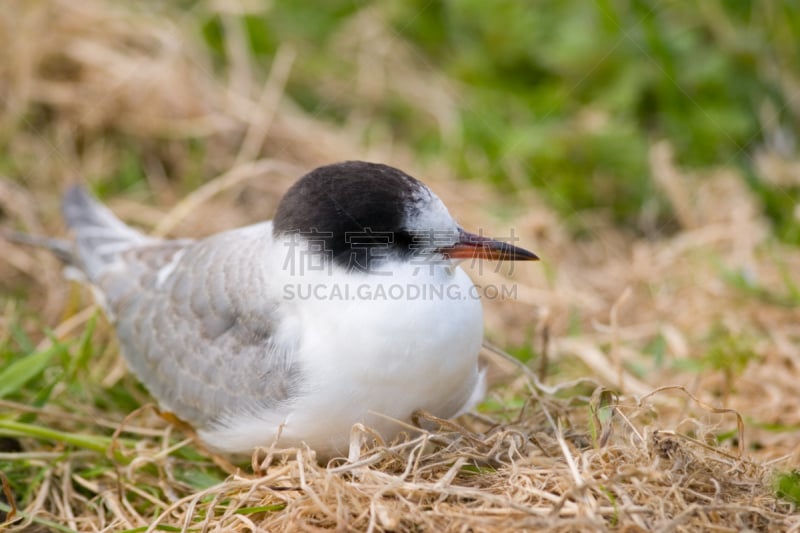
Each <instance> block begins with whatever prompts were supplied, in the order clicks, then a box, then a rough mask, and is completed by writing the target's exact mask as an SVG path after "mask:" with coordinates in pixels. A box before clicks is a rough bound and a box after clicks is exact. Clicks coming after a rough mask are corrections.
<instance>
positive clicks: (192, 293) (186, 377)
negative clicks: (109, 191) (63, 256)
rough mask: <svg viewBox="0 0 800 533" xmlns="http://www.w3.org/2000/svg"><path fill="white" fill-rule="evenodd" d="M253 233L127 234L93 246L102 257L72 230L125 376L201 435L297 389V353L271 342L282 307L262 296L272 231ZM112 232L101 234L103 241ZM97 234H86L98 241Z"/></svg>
mask: <svg viewBox="0 0 800 533" xmlns="http://www.w3.org/2000/svg"><path fill="white" fill-rule="evenodd" d="M84 195H85V193H84ZM87 197H88V196H87ZM89 202H90V203H88V204H86V206H88V207H89V208H92V207H93V206H94V205H99V204H96V202H94V201H93V200H91V198H89ZM100 207H102V206H100ZM66 211H67V209H65V212H66ZM103 214H104V215H110V212H104V213H103ZM110 216H112V217H113V215H110ZM84 218H89V219H91V217H84ZM114 220H116V219H114ZM117 222H119V221H117ZM119 224H122V223H121V222H119ZM70 225H71V226H72V224H70ZM123 226H124V225H123ZM259 226H261V227H250V228H243V229H242V230H234V231H231V232H226V233H221V234H218V235H215V236H213V237H211V238H209V239H205V240H202V241H163V240H155V239H150V238H147V237H142V236H141V235H140V234H136V235H138V236H136V237H134V238H133V239H130V240H128V241H127V242H126V239H125V238H124V237H125V236H126V234H127V232H128V231H130V232H133V230H130V229H129V228H127V226H124V227H125V228H126V231H122V232H119V233H118V234H117V235H116V237H117V239H116V241H114V242H113V245H109V244H108V242H107V241H99V242H98V241H95V242H94V245H95V247H96V248H98V247H99V248H100V250H101V251H102V252H103V256H102V257H95V256H93V255H92V251H91V250H92V247H89V246H86V245H85V244H84V246H83V247H81V242H82V234H81V229H82V228H81V227H80V226H78V227H76V226H73V229H74V230H75V233H76V238H77V242H78V253H79V255H80V256H81V260H82V262H83V263H84V264H92V265H95V266H94V268H91V269H87V270H88V271H87V274H88V275H89V277H90V281H91V282H92V283H93V284H94V285H95V286H96V287H97V288H98V289H99V290H100V292H101V293H102V294H103V296H104V298H105V306H106V307H107V308H108V310H109V311H110V313H111V314H112V315H113V317H114V318H115V321H116V328H117V334H118V337H119V341H120V345H121V347H122V352H123V355H124V357H125V359H126V361H127V363H128V365H129V366H130V368H131V370H132V371H133V372H134V373H135V374H136V376H137V377H138V378H139V379H140V380H141V381H142V383H144V384H145V386H146V387H147V388H148V390H149V391H150V392H151V394H152V395H153V396H155V397H156V399H157V400H158V401H159V403H160V405H161V406H162V408H165V409H168V410H170V411H172V412H173V413H175V414H176V415H177V416H179V417H180V418H182V419H184V420H186V421H187V422H189V423H191V424H192V425H194V426H195V427H198V428H206V427H209V426H214V425H215V424H218V423H224V421H225V420H226V419H227V418H229V417H231V416H233V415H236V414H242V413H249V412H252V413H253V414H255V415H257V414H258V413H263V412H264V411H265V410H272V409H279V408H280V407H281V406H282V404H284V402H286V401H287V399H288V398H289V397H290V395H291V392H292V391H293V390H294V389H295V388H296V387H297V386H298V376H299V372H298V368H297V367H296V364H295V363H293V357H292V355H293V353H294V348H295V347H294V346H285V345H278V344H277V343H276V342H275V341H274V339H275V336H274V333H275V321H276V316H277V313H278V311H279V309H278V302H277V301H269V300H268V299H267V298H265V297H261V296H263V295H265V294H266V293H267V292H268V287H267V285H268V283H269V280H267V279H266V278H265V276H264V273H263V270H262V269H261V266H260V261H259V256H260V254H263V253H264V250H265V246H268V245H269V242H270V240H271V232H270V231H269V224H262V225H259ZM113 229H114V228H113V227H112V226H108V227H106V228H105V230H106V231H107V232H108V233H106V234H104V235H105V237H104V238H105V239H110V238H111V237H110V235H111V231H112V230H113ZM134 233H135V232H134ZM102 234H103V232H101V231H98V230H94V231H92V232H90V235H94V236H95V237H92V238H95V239H96V238H97V237H96V236H97V235H102ZM87 240H88V237H85V236H84V240H83V242H84V243H86V242H87ZM87 254H88V257H87ZM97 265H101V266H100V267H98V266H97Z"/></svg>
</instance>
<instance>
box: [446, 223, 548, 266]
mask: <svg viewBox="0 0 800 533" xmlns="http://www.w3.org/2000/svg"><path fill="white" fill-rule="evenodd" d="M440 251H441V253H442V254H443V255H444V256H445V257H447V258H450V259H490V260H494V261H538V260H539V257H538V256H537V255H536V254H534V253H533V252H529V251H528V250H525V249H524V248H520V247H518V246H514V245H512V244H508V243H507V242H503V241H497V240H494V239H490V238H488V237H483V236H482V235H476V234H474V233H469V232H467V231H464V230H463V229H459V230H458V242H457V243H455V244H454V245H453V246H447V247H445V248H441V249H440Z"/></svg>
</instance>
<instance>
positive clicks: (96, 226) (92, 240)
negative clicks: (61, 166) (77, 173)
mask: <svg viewBox="0 0 800 533" xmlns="http://www.w3.org/2000/svg"><path fill="white" fill-rule="evenodd" d="M61 211H62V213H63V215H64V219H65V220H66V222H67V226H69V228H70V229H71V230H72V231H73V233H74V234H75V250H76V255H77V259H78V261H77V263H78V266H79V267H80V268H81V269H82V270H83V271H84V272H85V274H86V276H87V277H88V278H89V280H90V281H94V280H95V279H97V276H99V275H100V274H101V273H102V272H103V271H104V270H105V269H106V268H108V267H109V266H110V265H111V264H112V263H113V262H114V261H115V260H116V259H117V258H118V257H119V254H120V253H122V252H124V251H125V250H127V249H129V248H131V247H133V246H136V245H140V244H143V243H146V242H148V241H151V240H152V239H151V238H149V237H147V236H145V235H143V234H142V233H140V232H138V231H136V230H134V229H133V228H131V227H129V226H127V225H126V224H125V223H123V222H122V221H121V220H119V219H118V218H117V217H116V216H114V214H113V213H112V212H111V211H109V210H108V208H106V207H105V206H103V205H102V204H100V203H99V202H98V201H97V200H95V199H94V198H92V196H91V195H89V193H88V192H86V189H84V188H83V187H81V186H79V185H74V186H72V187H70V188H69V189H67V191H66V193H65V194H64V199H63V201H62V203H61Z"/></svg>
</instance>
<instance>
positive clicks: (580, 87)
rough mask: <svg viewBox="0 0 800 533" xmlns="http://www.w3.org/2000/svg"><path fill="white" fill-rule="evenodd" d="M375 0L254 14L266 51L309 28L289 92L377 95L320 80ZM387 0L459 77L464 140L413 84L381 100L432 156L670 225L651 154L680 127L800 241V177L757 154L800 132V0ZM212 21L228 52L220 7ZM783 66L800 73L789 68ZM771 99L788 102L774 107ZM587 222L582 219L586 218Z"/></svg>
mask: <svg viewBox="0 0 800 533" xmlns="http://www.w3.org/2000/svg"><path fill="white" fill-rule="evenodd" d="M363 5H365V4H362V3H360V2H352V1H349V0H347V1H345V0H337V1H332V2H326V3H324V4H320V5H314V7H313V8H311V7H310V6H304V5H302V4H298V3H297V2H292V1H289V0H278V1H276V2H273V3H272V5H271V7H270V8H269V9H265V10H264V11H263V12H262V13H251V14H248V15H245V16H243V17H242V23H243V24H244V26H245V28H246V30H247V36H248V39H249V44H250V46H251V48H252V51H253V53H254V54H255V56H256V57H258V58H260V59H262V60H263V61H264V63H268V62H269V61H270V59H271V57H272V54H274V52H275V50H276V49H277V47H278V46H279V45H281V44H282V43H292V44H294V45H295V46H296V47H297V48H298V49H299V51H300V54H301V58H302V59H301V61H298V63H297V65H296V66H295V70H294V72H293V75H292V78H291V80H290V83H289V86H288V93H289V94H290V95H291V96H292V97H293V98H294V99H295V100H296V101H298V102H299V103H300V104H301V105H302V106H303V107H304V108H305V109H307V110H308V111H309V112H311V113H313V114H315V115H319V116H323V117H326V118H328V119H330V120H333V121H341V120H342V119H343V117H345V116H347V115H348V113H349V112H350V111H351V110H353V109H356V108H358V107H359V106H363V102H359V101H358V96H357V94H356V95H354V94H353V93H352V91H339V92H331V91H330V90H323V89H322V88H321V84H320V83H319V82H320V80H328V82H330V81H331V80H339V81H340V82H344V81H345V80H348V79H350V78H351V77H352V76H353V74H354V72H355V69H356V66H355V64H354V60H353V58H352V57H349V56H347V55H346V54H345V55H343V54H342V53H341V51H340V50H339V49H337V48H336V47H335V46H332V44H333V39H334V38H335V37H337V36H338V35H339V33H338V32H340V31H341V29H342V28H343V27H344V26H345V25H346V24H348V23H350V22H351V21H352V17H354V16H359V14H360V9H359V8H361V7H362V6H363ZM375 9H376V10H377V11H379V12H380V14H381V16H383V17H388V19H389V21H390V23H391V26H390V27H391V31H390V32H389V35H388V38H391V39H398V40H400V41H402V42H403V43H404V44H405V45H407V46H408V47H409V48H410V49H411V51H412V56H413V58H414V59H415V60H416V61H418V62H419V63H421V64H423V65H425V66H426V67H429V68H432V69H435V70H439V71H441V72H444V73H445V74H446V75H448V76H449V77H450V78H451V79H453V80H455V81H456V82H457V84H458V85H457V91H458V96H457V97H456V102H457V108H458V114H459V118H460V121H461V129H462V132H461V133H462V135H461V139H460V140H454V139H447V138H443V137H442V135H441V134H440V132H439V131H438V126H437V124H436V123H435V121H434V120H432V119H431V117H430V116H429V115H427V114H426V113H424V112H423V111H422V110H421V109H420V107H419V106H418V105H415V102H414V101H413V100H412V99H410V98H408V97H406V96H403V95H402V94H400V95H397V94H394V95H391V96H387V97H386V98H384V99H382V100H379V101H378V102H375V103H372V104H370V105H371V107H372V109H371V112H372V113H374V115H375V116H378V117H381V120H384V121H387V124H385V125H386V126H388V128H389V129H390V131H391V132H392V135H393V136H396V137H402V139H403V140H404V142H407V143H409V144H410V145H411V146H412V147H413V148H414V149H415V151H416V152H417V154H418V155H419V156H420V157H422V158H426V157H430V158H434V157H441V156H444V157H445V158H446V159H447V160H448V161H449V162H450V163H451V165H453V166H454V168H456V169H458V172H459V174H460V175H461V176H463V177H464V178H469V179H480V180H491V181H492V182H494V183H496V184H498V185H499V186H501V187H504V188H506V189H513V188H515V187H518V186H520V185H521V184H523V183H524V184H526V185H533V186H534V187H536V188H538V189H540V190H541V191H542V192H543V193H544V194H545V196H546V197H547V198H548V200H549V201H550V202H551V203H552V204H553V205H554V206H556V207H558V208H559V210H560V211H561V212H562V213H564V214H572V213H573V212H575V211H580V210H583V209H593V208H599V207H602V208H604V209H608V210H609V212H610V214H611V215H612V216H613V217H614V219H615V220H617V221H618V222H619V223H621V224H625V225H628V226H630V227H631V228H633V229H637V230H639V231H646V230H647V231H670V230H671V229H674V222H673V221H672V219H671V217H672V214H671V212H670V208H669V205H668V204H667V203H665V202H664V201H663V199H662V198H661V197H660V195H659V194H658V191H656V190H655V189H654V185H653V181H652V180H650V179H648V177H649V172H650V171H649V167H648V154H647V152H648V149H649V146H650V145H651V144H652V143H653V142H654V141H657V140H661V139H667V140H669V141H670V142H671V144H672V145H673V146H674V148H675V150H676V156H677V160H678V163H679V164H681V165H686V166H689V167H695V168H699V169H703V168H710V167H713V166H716V165H719V164H723V165H728V164H730V165H733V166H735V167H738V168H739V169H740V170H741V172H742V173H743V174H745V175H747V176H749V178H748V183H749V185H750V186H751V187H752V188H753V189H754V190H755V191H757V192H758V195H759V197H760V199H761V200H762V202H763V204H764V208H765V210H766V212H767V214H768V216H769V217H770V218H771V219H772V220H773V222H775V224H776V226H777V234H778V236H779V237H781V238H783V239H785V240H787V241H789V242H794V243H800V225H798V224H797V221H796V220H793V219H792V217H791V209H790V208H791V207H793V205H795V204H796V203H797V201H798V199H800V188H798V187H778V186H774V185H770V184H768V183H767V182H765V181H764V180H763V179H762V177H760V176H758V173H757V169H756V168H755V165H754V162H753V157H754V153H755V151H756V149H758V148H759V147H761V146H771V147H773V148H775V147H774V142H775V139H776V135H779V134H780V135H789V136H792V135H793V136H794V137H797V136H798V135H800V129H798V126H797V124H800V120H798V118H799V117H797V116H796V115H795V113H796V107H792V106H791V105H790V103H791V101H792V97H793V94H794V92H796V91H797V89H798V87H796V86H793V85H791V83H789V82H788V80H790V79H792V78H791V77H792V76H794V78H793V79H795V80H796V79H798V74H800V57H798V50H797V47H796V43H797V42H798V41H800V25H799V24H797V22H796V21H797V20H800V7H798V6H796V5H794V4H791V3H788V2H778V3H771V4H769V5H764V4H761V3H758V2H753V1H744V0H742V1H722V0H715V1H709V2H705V1H700V0H695V1H691V2H663V1H661V2H659V1H656V0H623V1H619V2H612V1H610V0H602V1H597V2H584V1H583V0H567V1H564V2H545V1H537V2H517V1H513V0H501V1H498V2H493V4H492V9H487V8H486V4H485V2H482V1H479V0H462V1H458V2H444V1H442V0H434V1H430V0H412V1H409V2H388V3H385V4H383V5H382V8H375ZM202 28H203V34H204V35H205V38H206V42H207V43H208V45H209V47H211V48H212V49H213V50H215V51H216V54H217V60H218V62H219V65H220V66H224V63H225V60H224V56H223V54H222V44H221V43H222V42H223V38H224V28H223V25H222V23H221V21H220V19H219V17H217V16H214V17H211V18H209V19H208V20H206V21H205V22H204V23H203V25H202ZM778 71H783V72H785V73H786V76H785V77H783V78H780V79H779V78H778V77H776V74H775V73H776V72H778ZM793 110H795V111H793ZM767 112H770V113H772V115H774V119H773V120H771V121H770V122H769V123H765V121H764V117H765V113H767ZM514 174H519V175H517V176H514ZM648 202H649V204H648ZM644 205H655V206H657V211H658V217H657V222H658V225H657V226H656V227H655V228H653V227H647V226H646V225H643V223H642V221H641V214H642V209H643V206H644ZM575 224H576V227H575V228H574V229H575V230H577V231H579V230H581V229H582V228H581V220H580V219H579V218H577V219H575Z"/></svg>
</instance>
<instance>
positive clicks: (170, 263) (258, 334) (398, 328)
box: [59, 161, 537, 457]
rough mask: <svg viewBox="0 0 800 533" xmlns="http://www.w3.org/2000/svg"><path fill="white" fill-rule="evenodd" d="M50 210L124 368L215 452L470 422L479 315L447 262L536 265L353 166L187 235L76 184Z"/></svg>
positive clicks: (391, 174)
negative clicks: (200, 235)
mask: <svg viewBox="0 0 800 533" xmlns="http://www.w3.org/2000/svg"><path fill="white" fill-rule="evenodd" d="M62 209H63V214H64V217H65V219H66V222H67V225H68V226H69V228H70V229H71V231H72V233H73V234H74V244H72V245H71V250H70V251H69V252H66V251H65V250H64V249H63V247H61V249H60V250H59V255H61V256H62V257H63V256H65V255H68V256H70V257H69V260H70V262H71V263H72V264H73V266H75V267H77V268H78V269H79V270H80V271H81V272H82V276H83V279H84V281H85V282H86V283H88V284H89V285H90V286H91V287H92V288H93V290H94V292H95V295H96V297H97V299H98V301H99V303H100V304H101V307H102V308H103V309H104V311H105V312H106V314H107V316H108V317H109V319H110V321H111V323H112V324H113V325H114V327H115V329H116V333H117V336H118V339H119V344H120V348H121V353H122V355H123V357H124V359H125V361H126V362H127V365H128V366H129V368H130V370H131V371H132V372H133V373H134V374H135V375H136V376H137V378H138V379H139V380H140V381H141V382H142V383H143V384H144V385H145V386H146V388H147V389H148V390H149V392H150V393H151V394H152V396H153V397H154V398H155V399H156V400H157V402H158V404H159V406H160V408H161V409H162V410H164V411H167V412H170V413H172V414H174V415H175V416H176V417H177V418H179V419H181V420H183V421H185V422H187V423H188V424H189V425H191V426H192V427H193V428H194V429H195V430H196V432H197V435H198V436H199V438H200V439H201V440H202V441H203V442H204V443H205V444H206V445H207V446H208V447H209V448H210V449H211V450H213V451H216V452H222V453H250V452H252V451H253V450H254V449H255V448H257V447H266V446H270V445H272V444H278V445H281V446H283V447H292V446H302V445H307V446H309V447H310V448H312V449H314V450H315V451H316V452H317V454H318V456H320V457H332V456H335V455H337V454H346V453H347V450H348V445H349V442H350V432H351V428H352V427H353V425H354V424H356V423H362V424H364V425H366V426H368V427H371V428H373V429H374V430H376V431H377V432H378V433H379V434H380V435H381V436H382V437H383V438H385V439H387V440H388V439H392V438H394V437H395V436H396V435H397V434H399V433H400V432H401V431H402V430H404V429H405V427H404V424H403V423H402V422H403V421H409V420H410V419H411V417H412V414H413V413H414V412H415V411H417V410H424V411H427V412H429V413H431V414H433V415H435V416H438V417H441V418H451V417H455V416H457V415H459V414H462V413H464V412H466V411H468V410H469V409H471V408H472V407H474V406H475V404H476V403H477V402H479V401H480V400H481V399H482V397H483V395H484V393H485V383H484V381H485V380H484V374H483V371H482V370H481V368H480V367H479V362H478V352H479V351H480V348H481V344H482V339H483V315H482V308H481V302H480V299H479V298H477V291H475V287H474V285H473V282H472V281H471V280H470V278H469V277H468V275H467V274H466V273H465V272H464V270H463V269H462V268H461V267H460V266H459V263H460V262H461V261H463V260H465V259H489V260H501V261H512V260H513V261H519V260H522V261H527V260H535V259H537V257H536V255H534V254H533V253H531V252H529V251H527V250H524V249H522V248H519V247H516V246H513V245H511V244H510V243H507V242H502V241H500V240H493V239H489V238H486V237H483V236H481V235H477V234H473V233H468V232H467V231H465V230H463V229H462V228H461V227H460V226H459V225H458V224H457V223H456V221H455V220H454V219H453V217H452V216H451V215H450V213H449V212H448V210H447V208H446V207H445V205H444V204H443V203H442V201H441V200H440V199H439V198H438V197H437V196H436V195H435V194H434V193H433V192H432V191H431V190H430V189H429V188H428V187H427V186H425V185H424V184H423V183H422V182H421V181H419V180H417V179H415V178H413V177H411V176H409V175H408V174H406V173H404V172H402V171H401V170H398V169H396V168H393V167H390V166H387V165H383V164H378V163H368V162H362V161H347V162H342V163H336V164H332V165H327V166H323V167H320V168H317V169H315V170H313V171H311V172H309V173H308V174H306V175H305V176H303V177H302V178H300V179H299V180H298V181H297V182H296V183H295V184H294V185H293V186H292V187H291V188H289V190H288V191H287V192H286V194H285V195H284V196H283V198H282V199H281V201H280V203H279V205H278V209H277V212H276V214H275V218H274V219H273V220H272V221H267V222H262V223H258V224H255V225H251V226H247V227H243V228H239V229H234V230H230V231H225V232H222V233H218V234H215V235H212V236H210V237H207V238H204V239H199V240H192V239H179V240H166V239H157V238H153V237H149V236H146V235H145V234H143V233H141V232H139V231H137V230H135V229H132V228H131V227H129V226H127V225H126V224H124V223H123V222H121V221H120V220H119V219H118V218H117V217H115V216H114V215H113V214H112V213H111V211H110V210H108V209H107V208H106V207H104V206H103V205H101V204H100V203H98V202H97V201H96V200H95V199H94V198H92V196H90V195H89V193H87V192H86V190H85V189H84V188H82V187H80V186H73V187H72V188H70V189H68V190H67V192H66V193H65V195H64V199H63V204H62Z"/></svg>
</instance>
